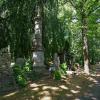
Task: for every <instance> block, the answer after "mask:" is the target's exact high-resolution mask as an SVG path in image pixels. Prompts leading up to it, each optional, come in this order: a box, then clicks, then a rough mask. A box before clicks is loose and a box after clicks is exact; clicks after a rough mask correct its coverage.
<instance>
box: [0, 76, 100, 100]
mask: <svg viewBox="0 0 100 100" xmlns="http://www.w3.org/2000/svg"><path fill="white" fill-rule="evenodd" d="M99 93H100V77H99V76H91V77H90V76H88V77H87V76H83V75H81V76H73V77H67V78H66V77H64V78H63V79H62V80H61V81H55V80H53V79H51V78H49V77H44V78H41V79H40V80H39V81H35V82H34V83H31V84H30V85H29V86H28V87H26V88H24V89H21V90H18V91H14V92H11V93H5V94H3V95H1V96H0V100H100V95H99Z"/></svg>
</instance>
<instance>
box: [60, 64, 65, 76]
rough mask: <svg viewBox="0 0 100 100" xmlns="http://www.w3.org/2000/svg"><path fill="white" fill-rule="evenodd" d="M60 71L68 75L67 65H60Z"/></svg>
mask: <svg viewBox="0 0 100 100" xmlns="http://www.w3.org/2000/svg"><path fill="white" fill-rule="evenodd" d="M60 70H61V73H62V74H66V70H67V64H66V63H63V64H61V65H60Z"/></svg>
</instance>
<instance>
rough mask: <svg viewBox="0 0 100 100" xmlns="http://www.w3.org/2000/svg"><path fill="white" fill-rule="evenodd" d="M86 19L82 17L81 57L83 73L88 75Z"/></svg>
mask: <svg viewBox="0 0 100 100" xmlns="http://www.w3.org/2000/svg"><path fill="white" fill-rule="evenodd" d="M86 34H87V18H86V17H84V16H82V40H83V57H84V72H85V73H86V74H89V55H88V40H87V35H86Z"/></svg>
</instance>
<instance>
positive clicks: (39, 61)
mask: <svg viewBox="0 0 100 100" xmlns="http://www.w3.org/2000/svg"><path fill="white" fill-rule="evenodd" d="M36 14H37V15H36V16H35V18H34V21H35V23H34V24H35V27H34V31H35V34H34V38H33V48H34V51H33V70H38V71H42V69H43V68H44V52H43V45H42V16H41V7H40V6H38V7H36Z"/></svg>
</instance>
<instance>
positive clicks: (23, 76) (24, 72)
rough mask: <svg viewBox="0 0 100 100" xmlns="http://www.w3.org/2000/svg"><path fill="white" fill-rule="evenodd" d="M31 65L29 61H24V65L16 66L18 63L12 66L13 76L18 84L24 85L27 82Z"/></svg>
mask: <svg viewBox="0 0 100 100" xmlns="http://www.w3.org/2000/svg"><path fill="white" fill-rule="evenodd" d="M31 67H32V66H31V63H30V62H29V61H26V63H25V65H24V66H18V65H15V66H13V72H14V77H15V80H16V83H17V84H18V85H19V86H21V87H24V86H26V85H27V83H28V82H27V81H28V79H29V77H30V76H29V75H30V73H31Z"/></svg>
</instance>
